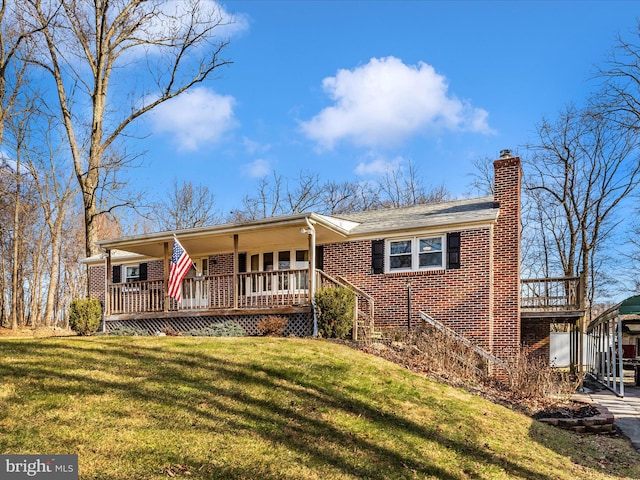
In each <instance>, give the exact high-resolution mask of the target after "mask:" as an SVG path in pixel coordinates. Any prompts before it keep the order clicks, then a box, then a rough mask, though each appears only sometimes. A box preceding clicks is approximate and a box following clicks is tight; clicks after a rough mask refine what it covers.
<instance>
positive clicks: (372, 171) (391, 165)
mask: <svg viewBox="0 0 640 480" xmlns="http://www.w3.org/2000/svg"><path fill="white" fill-rule="evenodd" d="M400 165H402V158H400V157H396V158H394V159H393V160H387V159H386V158H383V157H377V158H375V159H373V160H371V161H370V162H360V163H358V166H357V167H356V169H355V173H356V175H361V176H381V175H384V174H385V173H388V172H393V171H395V170H398V168H399V167H400Z"/></svg>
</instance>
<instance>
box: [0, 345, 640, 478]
mask: <svg viewBox="0 0 640 480" xmlns="http://www.w3.org/2000/svg"><path fill="white" fill-rule="evenodd" d="M0 376H1V381H0V406H1V407H0V453H20V454H30V453H32V454H45V453H48V454H62V453H72V454H73V453H75V454H78V458H79V469H80V478H82V479H89V478H100V479H110V480H113V479H123V480H124V479H126V480H134V479H141V480H147V479H154V478H169V477H170V476H174V478H193V479H205V478H206V479H209V478H211V479H214V478H215V479H226V478H231V479H252V480H253V479H258V480H260V479H267V480H268V479H291V480H294V479H295V480H298V479H323V480H327V479H342V478H370V479H381V480H382V479H385V480H386V479H395V478H416V479H424V478H434V479H445V480H447V479H465V478H485V479H501V478H525V479H554V480H555V479H572V480H574V479H581V478H585V479H586V478H640V455H638V454H637V453H635V452H634V451H633V450H632V448H631V447H630V446H629V444H628V443H627V442H626V441H625V440H623V439H620V438H618V439H616V438H608V437H605V438H603V437H596V436H579V435H576V434H571V433H568V432H565V431H562V430H559V429H555V428H553V427H549V426H546V425H543V424H540V423H538V422H535V421H533V420H531V419H530V418H528V417H526V416H523V415H520V414H518V413H516V412H513V411H511V410H509V409H506V408H503V407H501V406H498V405H495V404H492V403H490V402H488V401H486V400H483V399H482V398H479V397H477V396H473V395H470V394H468V393H466V392H463V391H461V390H457V389H454V388H451V387H448V386H446V385H442V384H439V383H436V382H434V381H431V380H429V379H425V378H423V377H420V376H418V375H415V374H413V373H411V372H409V371H407V370H405V369H403V368H401V367H399V366H397V365H394V364H391V363H389V362H386V361H384V360H382V359H380V358H377V357H373V356H369V355H365V354H363V353H361V352H358V351H355V350H352V349H350V348H348V347H345V346H341V345H335V344H332V343H328V342H323V341H315V340H299V339H273V338H230V339H219V338H197V337H193V338H186V337H161V338H144V337H137V338H136V337H117V338H113V337H93V338H81V337H77V338H49V339H12V340H1V341H0Z"/></svg>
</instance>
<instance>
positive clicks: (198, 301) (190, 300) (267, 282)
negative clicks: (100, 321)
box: [109, 268, 311, 314]
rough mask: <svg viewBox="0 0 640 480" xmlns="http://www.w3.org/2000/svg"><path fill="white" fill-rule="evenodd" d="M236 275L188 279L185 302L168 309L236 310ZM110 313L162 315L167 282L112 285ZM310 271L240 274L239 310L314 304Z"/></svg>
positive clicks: (183, 293)
mask: <svg viewBox="0 0 640 480" xmlns="http://www.w3.org/2000/svg"><path fill="white" fill-rule="evenodd" d="M233 278H234V277H233V275H232V274H225V275H206V276H203V277H196V278H185V279H184V281H183V283H182V301H181V302H180V303H178V302H176V301H175V300H173V299H169V305H168V308H167V310H169V311H176V310H199V309H228V308H233V307H234V291H235V288H234V284H233ZM109 294H110V295H109V297H110V305H109V307H110V308H109V313H110V314H127V313H143V312H162V311H163V310H164V282H163V281H162V280H147V281H142V282H127V283H114V284H111V285H110V286H109ZM310 304H311V302H310V300H309V270H308V269H306V268H305V269H292V270H276V271H272V272H248V273H240V274H238V308H259V307H269V306H286V305H310Z"/></svg>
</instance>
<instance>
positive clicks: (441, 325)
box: [420, 312, 509, 372]
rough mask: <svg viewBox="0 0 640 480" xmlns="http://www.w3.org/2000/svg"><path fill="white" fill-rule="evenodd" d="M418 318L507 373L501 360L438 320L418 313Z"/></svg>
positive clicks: (506, 368)
mask: <svg viewBox="0 0 640 480" xmlns="http://www.w3.org/2000/svg"><path fill="white" fill-rule="evenodd" d="M420 318H421V319H422V320H423V321H425V322H427V323H429V324H430V325H431V326H432V327H434V328H436V329H438V330H440V331H441V332H443V333H445V334H447V335H450V336H452V337H453V338H454V339H455V340H456V341H457V342H460V343H462V344H463V345H464V346H465V347H468V348H470V349H472V350H473V351H474V352H476V353H477V354H478V355H480V356H481V357H483V358H484V359H486V360H488V361H489V362H491V363H494V364H496V365H498V366H499V367H501V368H503V369H504V370H505V371H507V372H509V366H508V365H507V364H506V363H505V362H504V361H503V360H501V359H499V358H498V357H496V356H495V355H493V354H491V353H489V352H487V351H486V350H484V349H483V348H480V347H479V346H477V345H475V344H474V343H472V342H471V340H469V339H468V338H467V337H465V336H464V335H460V334H459V333H458V332H456V331H455V330H453V329H452V328H449V327H447V326H446V325H445V324H444V323H442V322H440V321H439V320H436V319H435V318H433V317H431V316H429V315H428V314H426V313H424V312H420Z"/></svg>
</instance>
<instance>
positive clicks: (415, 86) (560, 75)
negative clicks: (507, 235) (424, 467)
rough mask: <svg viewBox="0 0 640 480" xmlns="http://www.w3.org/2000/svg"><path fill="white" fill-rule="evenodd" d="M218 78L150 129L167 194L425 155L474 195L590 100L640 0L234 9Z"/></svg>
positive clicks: (335, 172) (350, 175)
mask: <svg viewBox="0 0 640 480" xmlns="http://www.w3.org/2000/svg"><path fill="white" fill-rule="evenodd" d="M222 5H223V7H224V9H225V10H226V11H227V12H228V13H229V14H233V15H235V17H236V23H235V24H234V25H233V27H232V28H230V29H229V30H228V32H229V33H230V39H231V43H230V45H229V46H228V47H227V49H226V50H225V51H224V52H223V56H224V58H226V59H228V60H231V61H232V62H233V64H232V65H230V66H229V67H225V68H222V69H221V70H220V71H219V73H218V75H217V76H216V78H215V79H212V80H211V81H209V82H207V83H206V84H204V85H202V86H199V87H197V89H195V90H193V91H192V92H191V93H190V94H188V95H186V96H183V97H182V98H180V99H177V100H175V101H172V102H169V103H167V104H165V105H164V106H163V107H162V108H161V109H160V110H158V111H157V112H156V113H154V114H153V115H151V116H149V117H148V118H146V119H145V120H144V123H143V124H142V125H141V131H142V132H143V133H148V137H147V138H146V139H145V140H144V141H142V142H138V144H137V145H136V146H135V148H137V149H139V150H145V151H146V153H145V155H144V157H143V161H144V164H145V168H143V169H137V170H132V171H131V175H132V179H133V182H134V183H135V184H136V185H137V186H138V187H141V188H147V189H148V190H149V191H151V192H152V193H153V194H154V195H162V192H164V191H166V190H167V189H169V188H170V186H171V184H172V182H173V180H174V179H176V180H177V181H178V182H182V181H192V182H193V183H194V184H199V183H201V184H205V185H207V186H208V187H209V188H210V190H211V191H212V192H213V193H214V194H215V196H216V204H217V207H218V208H219V209H220V210H221V211H222V212H223V214H226V213H228V212H229V211H230V210H232V209H234V208H237V207H239V206H240V205H241V201H242V198H243V197H244V196H245V195H247V194H253V193H255V191H256V186H257V184H258V182H259V180H260V178H261V177H262V176H264V175H270V174H271V173H272V172H274V171H275V172H277V173H278V174H280V175H283V176H285V177H290V178H292V179H295V178H296V177H297V176H298V174H299V172H300V171H305V172H310V173H316V174H318V175H319V176H320V177H321V178H322V179H323V180H337V181H338V180H350V181H365V180H371V179H375V178H377V177H379V176H380V175H382V174H383V173H384V171H385V169H386V168H394V167H397V166H400V167H403V166H406V165H408V163H409V162H412V163H413V164H414V165H416V166H417V167H418V173H419V175H420V176H421V177H422V179H423V182H424V184H425V185H426V186H433V187H435V186H439V185H445V186H446V187H447V188H448V189H449V190H450V191H451V192H452V194H453V195H454V196H456V197H461V196H465V195H467V194H468V193H469V183H470V178H469V175H470V174H471V173H472V172H473V166H472V162H473V161H474V160H476V159H479V158H485V157H490V158H497V156H498V154H499V152H500V150H501V149H504V148H510V149H512V150H514V151H516V152H518V153H520V154H521V155H524V154H525V153H526V152H525V150H524V148H523V146H524V145H525V144H526V143H527V142H528V141H530V140H534V139H535V137H534V129H535V126H536V124H537V123H538V122H540V120H541V119H542V118H543V117H548V118H554V117H555V115H556V113H557V112H558V111H560V110H561V109H562V108H563V107H564V106H565V105H567V104H568V103H570V102H576V103H580V102H582V101H584V99H585V98H586V96H587V95H588V94H589V92H590V91H591V90H593V89H594V88H595V83H594V81H593V80H590V78H591V77H592V75H593V72H594V69H595V66H596V65H602V64H603V63H604V61H605V60H606V58H607V55H608V54H609V52H610V51H611V48H612V46H613V45H614V43H615V40H616V36H617V35H618V34H621V35H623V36H625V37H626V38H630V33H631V32H632V31H633V30H634V29H635V26H636V17H638V16H640V3H637V2H631V1H627V2H617V1H609V2H596V1H566V2H552V1H537V2H527V1H496V2H488V1H450V2H438V1H364V0H363V1H328V0H327V1H293V0H290V1H269V0H253V1H241V0H238V1H228V2H222Z"/></svg>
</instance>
